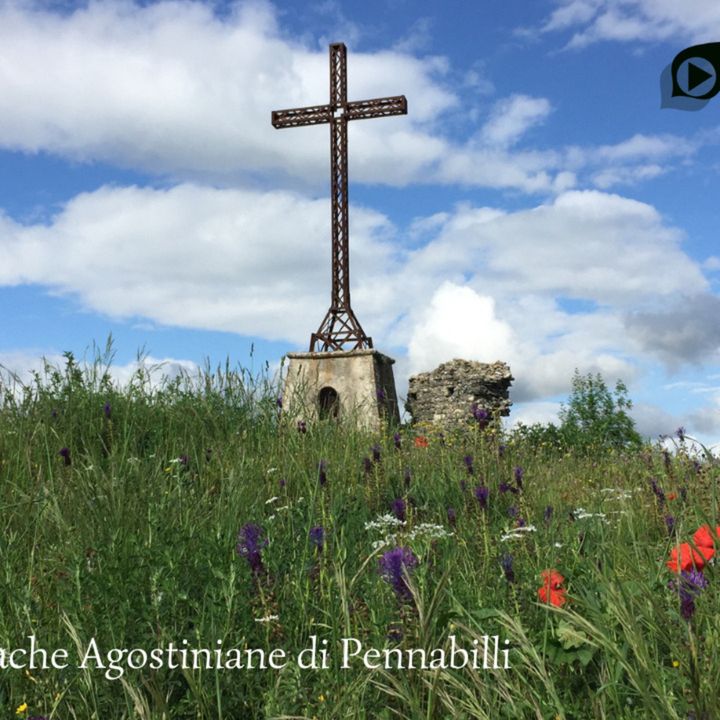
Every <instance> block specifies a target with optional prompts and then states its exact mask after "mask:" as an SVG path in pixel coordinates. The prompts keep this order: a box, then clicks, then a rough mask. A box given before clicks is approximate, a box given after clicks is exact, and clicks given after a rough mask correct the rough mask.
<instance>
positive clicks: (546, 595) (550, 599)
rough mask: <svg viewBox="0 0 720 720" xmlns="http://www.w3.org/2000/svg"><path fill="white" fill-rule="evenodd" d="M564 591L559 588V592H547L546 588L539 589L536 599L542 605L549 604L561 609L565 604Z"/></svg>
mask: <svg viewBox="0 0 720 720" xmlns="http://www.w3.org/2000/svg"><path fill="white" fill-rule="evenodd" d="M565 592H566V591H565V589H564V588H560V589H559V590H552V589H551V590H548V588H547V587H541V588H540V589H539V590H538V597H539V598H540V601H541V602H543V603H550V604H551V605H554V606H555V607H562V606H563V605H564V604H565V603H566V602H567V598H566V597H565Z"/></svg>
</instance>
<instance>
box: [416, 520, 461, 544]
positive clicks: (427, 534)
mask: <svg viewBox="0 0 720 720" xmlns="http://www.w3.org/2000/svg"><path fill="white" fill-rule="evenodd" d="M454 534H455V533H451V532H448V531H447V530H446V529H445V528H444V527H443V526H442V525H435V524H434V523H420V524H419V525H418V526H417V527H415V528H413V529H412V530H411V531H410V533H409V534H408V538H409V539H410V540H415V538H427V539H428V540H439V539H440V538H446V537H452V536H453V535H454Z"/></svg>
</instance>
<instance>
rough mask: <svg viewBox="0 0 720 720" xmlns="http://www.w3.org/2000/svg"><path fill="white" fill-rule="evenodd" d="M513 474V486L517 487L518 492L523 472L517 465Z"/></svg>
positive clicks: (521, 484) (521, 483) (521, 485)
mask: <svg viewBox="0 0 720 720" xmlns="http://www.w3.org/2000/svg"><path fill="white" fill-rule="evenodd" d="M513 472H514V474H515V484H516V485H517V486H518V490H522V487H523V475H524V474H525V471H524V470H523V469H522V468H521V467H520V466H519V465H518V466H517V467H516V468H515V470H514V471H513Z"/></svg>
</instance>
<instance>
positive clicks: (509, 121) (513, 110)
mask: <svg viewBox="0 0 720 720" xmlns="http://www.w3.org/2000/svg"><path fill="white" fill-rule="evenodd" d="M550 110H551V108H550V103H549V101H548V100H547V99H546V98H533V97H528V96H527V95H513V96H511V97H509V98H504V99H503V100H501V101H499V102H498V103H496V105H495V107H494V108H493V110H492V112H491V113H490V118H489V119H488V120H487V122H486V123H485V125H484V126H483V128H482V130H481V133H480V135H481V138H482V139H483V141H484V142H486V143H488V144H489V145H500V146H508V145H512V144H513V143H515V142H517V140H518V139H519V138H520V137H522V136H523V135H525V133H526V132H527V131H528V129H530V128H531V127H533V126H534V125H537V124H538V123H540V122H542V121H543V120H544V119H545V118H546V117H547V116H548V115H549V114H550Z"/></svg>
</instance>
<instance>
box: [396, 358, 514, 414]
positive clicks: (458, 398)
mask: <svg viewBox="0 0 720 720" xmlns="http://www.w3.org/2000/svg"><path fill="white" fill-rule="evenodd" d="M513 380H514V378H513V376H512V374H511V373H510V366H509V365H507V364H506V363H504V362H494V363H481V362H475V361H473V360H457V359H456V360H451V361H449V362H446V363H443V364H442V365H440V366H439V367H437V368H436V369H435V370H432V371H431V372H425V373H420V374H418V375H413V376H412V377H411V378H410V385H409V387H408V395H407V401H406V402H405V409H406V410H407V411H408V413H410V416H411V418H412V422H413V424H417V423H431V424H432V425H438V426H441V427H444V428H451V427H458V426H462V425H467V424H468V423H469V422H472V421H473V420H474V418H473V405H475V406H476V407H477V408H478V409H481V410H487V411H488V412H489V413H490V415H491V417H492V418H497V417H498V416H507V415H509V414H510V406H511V405H512V403H511V402H510V397H509V388H510V384H511V383H512V381H513Z"/></svg>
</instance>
